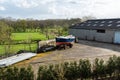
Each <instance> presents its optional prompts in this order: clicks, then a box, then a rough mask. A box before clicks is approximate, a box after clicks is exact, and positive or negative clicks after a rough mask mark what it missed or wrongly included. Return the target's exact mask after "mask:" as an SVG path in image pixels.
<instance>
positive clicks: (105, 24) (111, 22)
mask: <svg viewBox="0 0 120 80" xmlns="http://www.w3.org/2000/svg"><path fill="white" fill-rule="evenodd" d="M70 28H73V29H112V30H120V18H119V19H95V20H87V21H85V22H82V23H78V24H75V25H72V26H71V27H70Z"/></svg>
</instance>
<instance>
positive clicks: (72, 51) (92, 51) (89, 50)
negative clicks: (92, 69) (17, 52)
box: [19, 40, 120, 73]
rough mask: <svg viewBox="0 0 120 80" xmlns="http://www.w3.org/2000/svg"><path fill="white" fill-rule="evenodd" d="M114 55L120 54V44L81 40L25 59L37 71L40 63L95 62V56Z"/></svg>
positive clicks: (104, 57)
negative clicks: (63, 48) (86, 60)
mask: <svg viewBox="0 0 120 80" xmlns="http://www.w3.org/2000/svg"><path fill="white" fill-rule="evenodd" d="M39 55H40V57H39ZM113 55H116V56H120V45H115V44H109V43H100V42H94V41H85V40H80V41H79V43H75V44H74V46H73V48H69V49H66V50H56V51H51V52H48V53H42V54H38V56H37V57H35V58H33V59H30V60H28V61H29V62H28V61H27V62H26V61H25V62H24V66H25V65H28V64H30V65H31V66H32V67H33V69H34V71H35V73H37V70H38V68H39V65H48V64H56V63H61V62H64V61H73V60H75V61H79V60H80V59H89V60H90V61H91V62H93V61H94V59H95V58H100V59H101V58H102V59H104V60H107V59H108V58H109V57H110V56H113ZM26 63H27V64H26ZM20 64H21V63H20ZM19 66H20V65H19ZM21 66H22V65H21Z"/></svg>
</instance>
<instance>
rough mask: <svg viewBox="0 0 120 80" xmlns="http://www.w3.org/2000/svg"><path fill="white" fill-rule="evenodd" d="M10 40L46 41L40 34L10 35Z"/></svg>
mask: <svg viewBox="0 0 120 80" xmlns="http://www.w3.org/2000/svg"><path fill="white" fill-rule="evenodd" d="M11 37H12V40H17V41H18V40H28V39H31V40H46V39H47V38H46V36H45V35H44V34H41V33H37V32H36V33H12V36H11Z"/></svg>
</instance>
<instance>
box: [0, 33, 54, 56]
mask: <svg viewBox="0 0 120 80" xmlns="http://www.w3.org/2000/svg"><path fill="white" fill-rule="evenodd" d="M11 38H12V40H13V41H25V40H29V39H30V40H47V38H46V36H45V35H44V34H42V33H38V32H33V33H27V32H26V33H12V36H11ZM50 38H53V37H52V36H51V35H50ZM31 49H32V50H36V49H37V43H32V45H31ZM19 50H29V45H28V44H16V45H11V49H10V52H11V53H16V52H18V51H19ZM4 53H5V45H0V55H2V54H4Z"/></svg>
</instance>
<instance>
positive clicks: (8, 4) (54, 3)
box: [0, 0, 120, 19]
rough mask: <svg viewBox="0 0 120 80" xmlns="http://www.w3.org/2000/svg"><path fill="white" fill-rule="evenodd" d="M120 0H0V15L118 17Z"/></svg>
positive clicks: (40, 17) (23, 16)
mask: <svg viewBox="0 0 120 80" xmlns="http://www.w3.org/2000/svg"><path fill="white" fill-rule="evenodd" d="M119 3H120V0H0V10H2V11H0V16H6V17H7V16H11V17H21V18H26V17H33V18H39V19H42V18H44V19H45V18H78V17H80V18H81V17H84V16H90V15H91V16H95V17H97V18H110V17H120V15H119V14H120V5H119Z"/></svg>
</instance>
